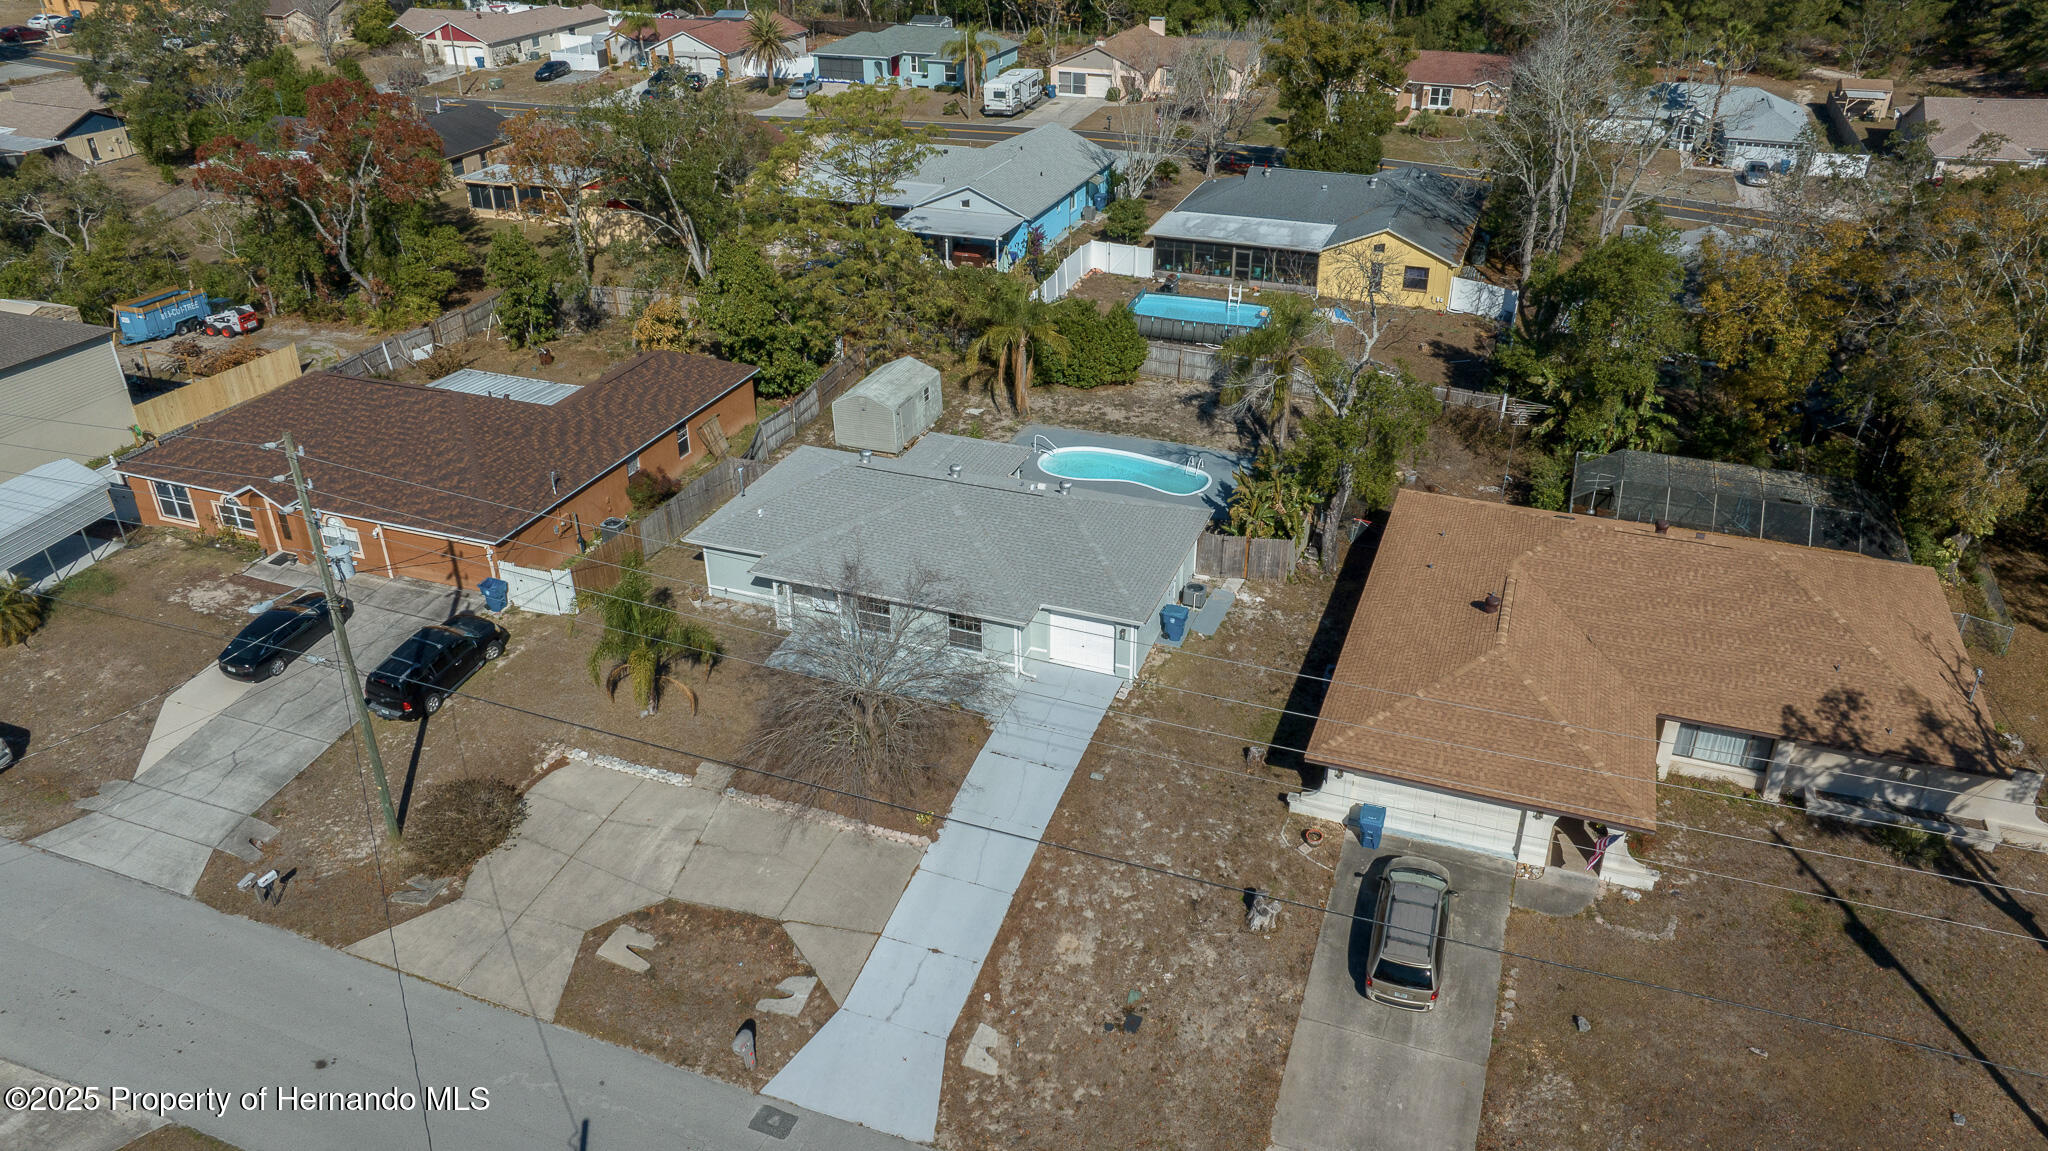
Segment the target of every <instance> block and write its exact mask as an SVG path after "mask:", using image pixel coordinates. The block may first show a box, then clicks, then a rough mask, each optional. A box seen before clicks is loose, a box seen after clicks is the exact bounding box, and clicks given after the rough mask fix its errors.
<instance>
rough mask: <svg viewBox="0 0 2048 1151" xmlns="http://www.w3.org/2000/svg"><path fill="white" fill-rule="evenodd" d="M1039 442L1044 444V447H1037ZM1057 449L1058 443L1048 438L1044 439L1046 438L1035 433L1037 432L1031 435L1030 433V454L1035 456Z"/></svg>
mask: <svg viewBox="0 0 2048 1151" xmlns="http://www.w3.org/2000/svg"><path fill="white" fill-rule="evenodd" d="M1040 444H1044V445H1045V446H1044V447H1039V446H1038V445H1040ZM1058 450H1059V445H1058V444H1055V443H1053V442H1052V441H1051V440H1048V439H1046V438H1045V437H1044V436H1041V435H1037V434H1033V435H1032V437H1031V454H1032V455H1035V456H1037V455H1045V454H1047V453H1050V452H1056V451H1058Z"/></svg>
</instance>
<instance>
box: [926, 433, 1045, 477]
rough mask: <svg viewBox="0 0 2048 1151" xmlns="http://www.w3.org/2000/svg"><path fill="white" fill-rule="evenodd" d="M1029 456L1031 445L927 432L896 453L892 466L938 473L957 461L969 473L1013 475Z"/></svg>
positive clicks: (929, 474)
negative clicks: (897, 455)
mask: <svg viewBox="0 0 2048 1151" xmlns="http://www.w3.org/2000/svg"><path fill="white" fill-rule="evenodd" d="M1030 458H1031V449H1030V448H1029V447H1027V446H1025V445H1023V444H1013V443H1007V442H1005V441H1002V440H977V439H973V438H971V437H969V436H949V435H946V434H944V433H943V432H929V433H927V434H926V435H925V436H924V438H923V439H920V440H918V441H917V443H916V444H914V445H912V446H911V449H910V450H909V451H907V452H904V453H903V454H902V455H901V456H899V457H897V459H896V466H897V467H899V468H905V469H910V470H914V471H920V472H923V473H924V474H925V475H928V476H942V475H945V474H946V469H947V468H949V467H951V466H953V465H954V464H959V465H960V470H961V471H963V472H967V473H969V474H971V475H977V476H1014V475H1016V474H1017V469H1018V468H1021V467H1023V466H1024V461H1025V460H1028V459H1030Z"/></svg>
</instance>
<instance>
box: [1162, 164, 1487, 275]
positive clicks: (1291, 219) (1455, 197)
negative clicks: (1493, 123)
mask: <svg viewBox="0 0 2048 1151" xmlns="http://www.w3.org/2000/svg"><path fill="white" fill-rule="evenodd" d="M1485 200H1486V185H1484V184H1482V183H1480V182H1478V181H1476V180H1460V179H1456V178H1455V177H1451V176H1442V175H1438V174H1437V173H1435V172H1426V171H1424V170H1422V169H1420V168H1395V169H1392V170H1391V171H1386V172H1380V173H1377V174H1375V175H1359V174H1355V173H1349V172H1313V171H1306V170H1302V169H1295V168H1254V169H1252V170H1251V171H1249V172H1247V173H1245V174H1244V175H1242V176H1230V177H1226V178H1224V179H1221V180H1211V181H1209V182H1208V183H1206V184H1203V185H1202V186H1201V187H1199V188H1196V189H1195V190H1194V191H1192V192H1190V193H1188V195H1187V198H1186V199H1184V200H1182V201H1181V202H1180V203H1179V204H1177V205H1175V206H1174V209H1173V211H1171V212H1168V213H1167V214H1166V215H1164V216H1162V217H1160V219H1159V222H1158V223H1156V224H1154V225H1153V226H1152V229H1151V234H1152V235H1154V236H1166V237H1171V238H1176V239H1186V240H1221V241H1238V242H1247V241H1248V242H1266V243H1268V244H1270V246H1273V247H1289V248H1292V247H1295V246H1296V245H1297V244H1299V245H1303V247H1302V248H1301V250H1307V251H1323V250H1327V249H1329V248H1334V247H1337V246H1339V245H1341V244H1347V243H1350V242H1351V241H1353V240H1356V239H1359V238H1360V237H1363V236H1370V235H1374V234H1376V233H1379V232H1392V233H1394V234H1395V235H1397V236H1399V237H1401V238H1402V239H1403V240H1406V241H1408V242H1409V243H1411V244H1414V245H1416V246H1417V247H1419V248H1421V249H1423V250H1424V251H1426V252H1430V253H1432V254H1434V255H1436V256H1438V257H1441V258H1442V259H1443V260H1444V262H1446V263H1449V264H1453V265H1456V264H1461V263H1463V262H1464V259H1465V246H1466V244H1467V243H1469V242H1470V240H1471V237H1472V229H1473V228H1474V227H1476V226H1477V225H1478V223H1479V209H1480V206H1481V205H1482V204H1483V203H1484V202H1485ZM1262 223H1271V224H1273V225H1275V226H1273V227H1270V228H1263V229H1262V228H1261V227H1260V225H1261V224H1262ZM1264 232H1270V233H1271V234H1272V235H1273V236H1274V237H1275V239H1273V240H1268V241H1259V240H1257V239H1256V238H1255V237H1256V236H1258V235H1260V234H1263V233H1264ZM1287 240H1292V241H1293V242H1291V243H1290V242H1286V241H1287ZM1307 244H1317V245H1318V246H1317V247H1314V248H1309V247H1306V245H1307Z"/></svg>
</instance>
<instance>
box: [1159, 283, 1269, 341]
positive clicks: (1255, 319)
mask: <svg viewBox="0 0 2048 1151" xmlns="http://www.w3.org/2000/svg"><path fill="white" fill-rule="evenodd" d="M1271 314H1272V312H1271V309H1268V308H1264V307H1261V306H1259V305H1258V304H1246V303H1235V304H1234V303H1231V302H1230V301H1229V300H1211V299H1208V298H1206V297H1203V296H1178V295H1168V294H1165V293H1161V292H1146V293H1145V294H1144V295H1141V296H1139V297H1138V298H1137V299H1135V300H1133V301H1131V315H1133V316H1135V317H1137V320H1138V330H1139V331H1140V332H1143V333H1144V334H1145V335H1147V336H1150V337H1152V338H1153V339H1160V340H1186V341H1189V342H1192V343H1202V344H1220V343H1222V342H1223V341H1224V340H1227V339H1229V338H1230V337H1232V336H1234V335H1236V334H1238V333H1239V332H1243V331H1246V330H1248V329H1251V328H1258V327H1264V326H1265V323H1266V319H1267V317H1268V316H1270V315H1271Z"/></svg>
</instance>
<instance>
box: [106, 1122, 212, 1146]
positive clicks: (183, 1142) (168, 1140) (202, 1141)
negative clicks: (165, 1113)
mask: <svg viewBox="0 0 2048 1151" xmlns="http://www.w3.org/2000/svg"><path fill="white" fill-rule="evenodd" d="M121 1151H236V1148H235V1145H234V1144H232V1143H223V1142H221V1141H220V1140H218V1139H215V1138H214V1137H213V1136H211V1135H202V1134H200V1133H199V1132H197V1131H194V1130H192V1129H191V1128H190V1127H178V1126H171V1127H159V1128H157V1129H156V1130H154V1131H152V1132H150V1133H149V1134H147V1135H144V1136H143V1137H142V1138H140V1139H137V1140H136V1141H135V1142H133V1143H130V1144H128V1145H127V1146H126V1147H123V1148H122V1149H121Z"/></svg>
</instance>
